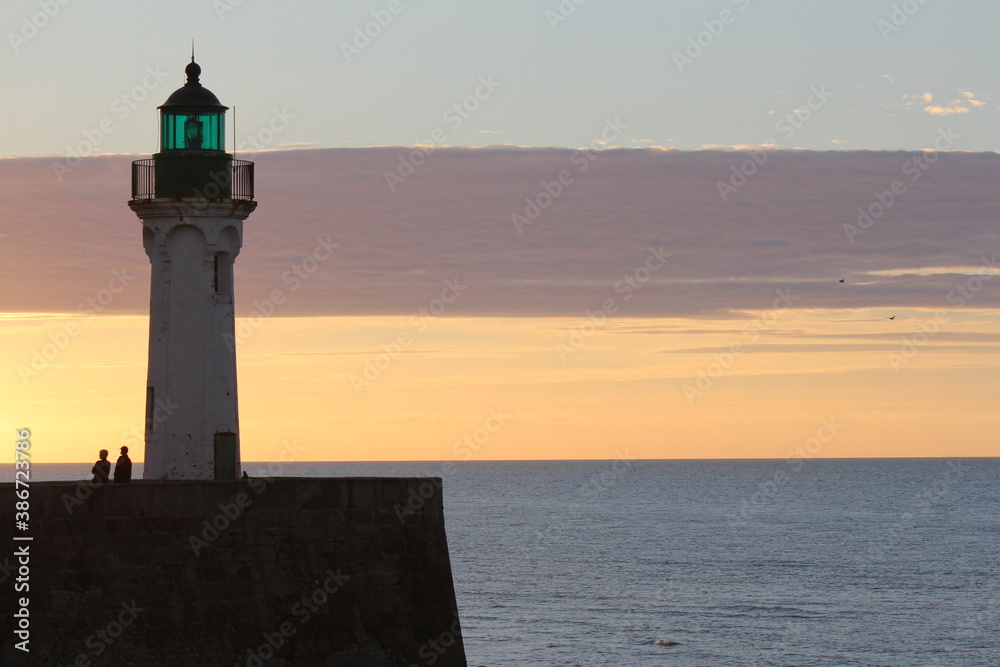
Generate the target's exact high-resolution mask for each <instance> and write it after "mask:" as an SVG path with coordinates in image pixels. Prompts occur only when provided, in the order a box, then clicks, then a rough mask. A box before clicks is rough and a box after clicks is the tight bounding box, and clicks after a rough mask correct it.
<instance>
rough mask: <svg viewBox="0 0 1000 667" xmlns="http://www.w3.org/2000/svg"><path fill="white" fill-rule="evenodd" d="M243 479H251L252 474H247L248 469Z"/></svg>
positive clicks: (244, 472)
mask: <svg viewBox="0 0 1000 667" xmlns="http://www.w3.org/2000/svg"><path fill="white" fill-rule="evenodd" d="M243 479H250V475H248V474H247V471H246V470H244V471H243Z"/></svg>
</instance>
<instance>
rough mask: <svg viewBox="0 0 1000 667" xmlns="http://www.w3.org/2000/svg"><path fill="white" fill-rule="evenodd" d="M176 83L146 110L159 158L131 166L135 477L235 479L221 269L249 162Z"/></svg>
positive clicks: (207, 105) (192, 87) (209, 111)
mask: <svg viewBox="0 0 1000 667" xmlns="http://www.w3.org/2000/svg"><path fill="white" fill-rule="evenodd" d="M184 72H185V74H186V75H187V82H186V83H185V84H184V86H183V87H181V88H179V89H178V90H176V91H174V93H173V94H171V95H170V97H168V98H167V101H166V102H164V103H163V104H162V105H161V106H160V107H159V109H158V111H159V113H160V149H159V152H158V153H155V154H154V155H153V157H152V158H151V159H144V160H136V161H135V162H133V163H132V199H131V201H129V208H131V209H132V210H133V211H134V212H135V214H136V215H137V216H138V217H139V220H140V221H141V222H142V244H143V247H144V249H145V251H146V255H147V256H148V257H149V262H150V264H151V280H150V297H149V369H148V374H147V381H146V426H145V444H146V452H145V464H144V472H143V478H144V479H157V480H159V479H167V480H181V479H185V480H190V479H237V478H238V477H239V476H240V435H239V433H240V430H239V408H238V402H237V393H236V347H235V340H236V338H235V335H234V334H235V313H234V310H233V264H234V262H235V260H236V256H237V255H238V254H239V252H240V247H241V246H242V245H243V221H244V220H245V219H246V218H247V216H249V215H250V213H251V212H252V211H253V210H254V208H256V206H257V203H256V202H255V201H254V198H253V163H252V162H248V161H245V160H234V159H233V156H232V154H230V153H227V152H226V146H225V115H226V110H227V109H228V107H226V106H223V105H222V103H220V102H219V98H217V97H216V96H215V95H214V94H213V93H212V92H211V91H209V90H208V89H207V88H205V87H204V86H202V85H201V82H200V76H201V67H199V66H198V64H197V63H195V61H194V56H193V55H192V57H191V62H190V63H189V64H188V66H187V67H186V68H185V70H184Z"/></svg>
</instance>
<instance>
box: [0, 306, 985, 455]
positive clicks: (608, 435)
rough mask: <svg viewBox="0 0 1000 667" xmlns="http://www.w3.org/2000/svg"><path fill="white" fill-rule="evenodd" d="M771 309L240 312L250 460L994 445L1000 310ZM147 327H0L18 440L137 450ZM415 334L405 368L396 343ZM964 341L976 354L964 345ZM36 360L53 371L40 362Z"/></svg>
mask: <svg viewBox="0 0 1000 667" xmlns="http://www.w3.org/2000/svg"><path fill="white" fill-rule="evenodd" d="M773 315H774V317H773V320H772V321H770V322H767V323H764V324H761V323H763V322H764V320H761V319H758V318H759V317H760V316H761V313H747V314H746V315H745V316H744V317H741V318H739V319H706V318H704V317H702V318H699V319H697V320H693V319H692V320H687V319H681V318H649V319H627V318H619V319H612V320H609V321H608V322H604V323H601V324H599V325H597V326H594V327H593V328H590V327H588V326H587V321H586V319H584V318H473V317H451V318H447V317H444V318H438V319H436V320H433V321H431V322H429V324H428V326H427V327H426V329H425V330H422V331H421V330H419V329H418V328H415V327H414V325H413V323H412V322H411V321H410V320H409V318H406V317H308V318H306V317H303V318H278V317H274V318H269V319H264V320H262V321H260V322H254V323H250V322H248V321H247V320H238V326H240V325H243V328H242V330H243V331H244V333H245V334H248V335H245V336H244V337H242V338H241V339H240V340H239V343H238V363H239V392H240V408H241V409H240V415H241V418H240V422H241V442H242V458H243V460H244V461H271V460H277V459H278V457H279V455H280V454H281V452H282V450H283V447H284V443H286V442H292V441H294V442H295V443H296V444H297V445H298V446H299V447H300V448H301V452H302V453H301V458H300V459H299V460H303V461H394V460H401V461H402V460H416V461H419V460H427V461H437V460H454V461H464V460H501V459H507V460H520V459H614V458H617V457H619V456H629V457H632V458H636V459H660V458H665V459H673V458H680V459H699V458H783V457H786V456H789V455H791V456H803V457H812V456H816V457H822V458H838V457H923V456H949V457H951V456H964V457H972V456H993V455H995V451H996V450H995V447H994V445H993V444H992V442H991V440H990V439H989V437H988V435H987V434H989V433H991V432H993V431H994V430H995V427H996V423H997V418H996V415H995V406H994V403H995V398H994V397H993V394H994V393H995V383H996V380H995V378H996V372H995V367H996V366H997V364H998V362H1000V358H998V357H997V355H996V353H995V348H993V347H991V345H990V344H989V342H988V341H983V342H979V343H976V342H974V339H975V337H976V336H977V335H978V336H982V335H984V334H992V335H995V334H997V333H1000V326H998V325H997V318H996V313H995V312H993V311H988V310H982V311H980V310H971V309H965V310H963V311H961V312H953V313H949V321H948V322H947V324H946V325H945V326H943V327H942V328H941V329H940V331H939V332H938V333H936V334H934V335H933V336H928V337H927V339H926V342H924V338H923V336H922V334H921V325H922V324H924V325H925V328H926V323H928V322H931V321H933V318H934V313H933V312H931V311H922V310H910V311H902V312H900V314H899V315H898V316H897V319H895V320H892V321H888V320H886V319H885V317H884V315H883V313H881V312H873V311H864V310H859V311H843V312H837V311H806V310H785V311H780V312H775V313H773ZM755 322H756V323H758V324H754V323H755ZM748 323H749V326H748ZM147 326H148V320H147V318H145V317H140V316H102V317H95V318H89V319H88V318H86V317H71V316H60V315H48V314H46V315H27V314H8V315H6V316H0V337H2V338H3V348H2V349H3V350H4V356H5V357H6V359H5V361H6V362H7V365H8V368H17V369H20V376H19V375H18V374H17V373H14V374H7V375H5V376H4V377H3V379H2V380H0V382H2V384H3V386H2V387H0V390H2V392H3V395H4V396H7V397H11V399H10V400H6V401H5V402H4V407H3V411H2V413H0V420H2V422H3V428H4V429H5V431H6V432H8V433H9V434H10V435H11V436H12V437H13V431H14V430H15V429H19V428H29V429H31V431H32V457H33V461H34V462H36V463H56V462H89V461H92V460H93V459H94V458H95V456H96V452H97V450H98V449H101V448H106V449H109V450H113V449H115V448H117V447H118V446H119V445H121V444H127V445H129V446H130V448H132V454H133V458H134V459H135V460H142V458H143V455H142V446H141V444H140V443H141V442H142V433H141V425H142V423H143V397H144V392H143V388H144V386H145V372H146V348H147V335H148V334H147ZM67 327H69V328H67ZM74 327H76V328H74ZM67 331H69V332H75V333H73V335H71V336H67V337H65V338H61V336H60V334H65V333H66V332H67ZM402 332H406V333H408V334H409V336H410V337H409V339H407V338H406V337H405V336H404V337H403V340H409V342H408V343H406V344H404V345H402V346H400V347H401V348H403V349H402V351H401V353H399V354H398V355H396V356H395V357H394V358H392V359H391V360H390V357H389V355H388V354H387V353H385V352H383V350H385V349H386V347H384V346H388V347H390V348H391V347H392V342H393V341H397V340H400V338H399V336H400V333H402ZM574 332H575V333H574ZM963 332H965V334H964V335H965V338H964V340H966V341H972V342H965V343H961V344H955V341H956V340H963V338H962V336H963ZM60 339H61V340H62V341H63V342H64V343H65V345H64V347H63V349H58V351H56V348H57V346H55V344H54V343H53V340H56V341H58V340H60ZM907 341H909V342H911V343H915V345H914V346H913V347H912V348H905V347H904V345H905V343H906V342H907ZM46 346H48V347H46ZM559 346H562V347H559ZM740 346H742V347H740ZM560 350H561V351H562V352H561V353H560ZM567 350H572V351H567ZM729 350H737V351H738V353H737V354H733V355H732V356H728V355H729V354H731V352H729ZM907 350H908V351H907ZM35 352H39V353H41V354H42V355H43V356H46V355H49V356H51V360H46V364H47V365H45V366H44V367H41V366H40V365H39V364H38V363H36V364H35V367H34V369H32V365H31V357H32V355H33V354H34V353H35ZM53 352H55V353H54V355H53ZM910 353H912V354H910ZM380 355H381V356H380ZM891 355H897V356H895V357H892V356H891ZM562 357H565V359H563V358H562ZM893 360H895V363H896V365H898V366H899V369H898V371H897V370H894V369H893V368H892V363H893ZM369 364H371V365H370V366H369ZM379 366H381V367H382V368H379ZM366 367H367V368H368V374H367V379H366V375H365V372H366ZM28 369H32V370H30V371H29V370H28ZM699 373H703V374H705V376H704V377H702V378H701V382H700V384H699V382H698V378H699ZM711 375H716V376H717V377H716V378H715V379H710V378H709V377H708V376H711ZM685 387H687V389H686V390H685ZM12 442H13V440H12ZM13 456H14V455H13V446H11V448H9V451H8V452H7V453H6V454H4V457H3V458H2V459H0V460H4V461H8V462H9V461H13Z"/></svg>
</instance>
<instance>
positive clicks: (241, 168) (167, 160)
mask: <svg viewBox="0 0 1000 667" xmlns="http://www.w3.org/2000/svg"><path fill="white" fill-rule="evenodd" d="M178 198H181V199H243V200H248V201H253V162H250V161H249V160H234V159H232V158H230V157H228V156H217V155H212V156H191V155H184V156H180V155H179V156H163V155H160V156H158V157H155V158H147V159H144V160H135V161H134V162H132V199H178Z"/></svg>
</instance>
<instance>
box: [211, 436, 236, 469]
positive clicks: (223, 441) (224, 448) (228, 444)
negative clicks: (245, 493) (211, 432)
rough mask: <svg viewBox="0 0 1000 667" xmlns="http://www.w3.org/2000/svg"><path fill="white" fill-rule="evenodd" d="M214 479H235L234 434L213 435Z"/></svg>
mask: <svg viewBox="0 0 1000 667" xmlns="http://www.w3.org/2000/svg"><path fill="white" fill-rule="evenodd" d="M215 479H236V434H235V433H216V434H215Z"/></svg>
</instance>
